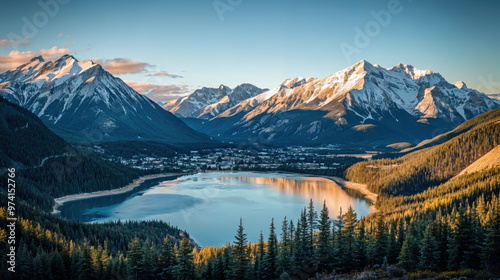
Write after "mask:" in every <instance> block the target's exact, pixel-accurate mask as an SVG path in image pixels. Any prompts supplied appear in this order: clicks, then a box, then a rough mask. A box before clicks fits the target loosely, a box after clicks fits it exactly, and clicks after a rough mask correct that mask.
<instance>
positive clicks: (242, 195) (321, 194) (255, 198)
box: [59, 172, 371, 246]
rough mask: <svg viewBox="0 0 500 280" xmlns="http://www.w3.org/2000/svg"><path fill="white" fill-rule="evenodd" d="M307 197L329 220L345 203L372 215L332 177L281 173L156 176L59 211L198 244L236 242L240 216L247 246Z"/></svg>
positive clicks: (362, 201) (297, 212)
mask: <svg viewBox="0 0 500 280" xmlns="http://www.w3.org/2000/svg"><path fill="white" fill-rule="evenodd" d="M310 199H312V200H313V203H314V206H315V208H316V210H318V212H319V210H321V208H322V205H323V201H325V200H326V205H327V207H328V209H329V211H330V217H331V218H333V219H335V218H336V216H337V215H338V213H339V210H340V207H342V209H343V211H344V212H345V211H346V210H347V208H348V207H349V205H351V206H352V207H353V208H354V210H355V211H356V213H357V214H358V219H359V218H360V217H361V216H366V215H368V214H369V212H370V209H369V206H370V205H371V202H370V201H367V200H365V199H364V198H363V196H362V195H360V194H359V193H358V192H356V191H353V190H350V189H344V188H342V187H340V186H338V185H337V184H336V183H335V182H334V181H332V180H330V179H327V178H323V177H313V176H306V175H300V174H290V173H279V172H273V173H260V172H211V173H200V174H194V175H185V176H180V177H164V178H157V179H152V180H148V181H145V182H144V183H142V184H141V186H140V187H138V188H136V189H135V190H133V191H131V192H128V193H123V194H119V195H112V196H105V197H96V198H89V199H84V200H78V201H72V202H66V203H65V204H63V205H62V206H61V207H60V208H59V209H60V211H61V215H62V216H64V217H67V218H69V219H75V220H79V221H84V222H104V221H110V220H162V221H166V222H169V223H170V224H171V225H175V226H177V227H179V228H181V229H184V230H186V231H187V232H188V233H189V234H190V236H191V237H192V238H193V239H194V240H196V242H197V243H198V244H199V245H201V246H211V245H217V246H220V245H224V244H225V243H227V242H233V241H234V235H235V233H236V229H237V227H238V224H239V220H240V217H241V218H242V219H243V226H244V227H245V232H246V233H247V235H248V240H249V241H250V242H256V241H258V237H259V234H260V231H261V230H262V232H263V233H264V236H265V239H266V240H267V233H268V231H269V225H270V223H271V219H272V218H274V219H275V226H276V229H277V231H276V232H277V233H278V234H279V233H280V232H281V223H282V221H283V218H284V217H285V216H286V217H287V219H288V220H290V219H293V221H294V224H295V225H296V221H297V219H298V218H299V216H300V212H301V210H302V209H303V208H304V207H306V206H307V204H308V203H309V200H310Z"/></svg>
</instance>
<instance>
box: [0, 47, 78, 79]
mask: <svg viewBox="0 0 500 280" xmlns="http://www.w3.org/2000/svg"><path fill="white" fill-rule="evenodd" d="M70 51H71V50H70V49H68V48H58V47H52V48H50V49H41V50H39V51H36V52H32V51H28V52H19V51H11V52H10V53H9V54H8V55H4V56H2V55H0V73H2V72H5V71H8V70H11V69H14V68H16V67H18V66H19V65H22V64H24V63H27V62H28V61H30V60H31V59H32V58H33V57H35V56H40V55H41V56H42V57H43V58H44V59H45V60H46V61H51V60H57V59H58V58H59V57H61V56H62V55H65V54H68V53H70Z"/></svg>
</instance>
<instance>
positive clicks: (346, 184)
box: [52, 170, 378, 215]
mask: <svg viewBox="0 0 500 280" xmlns="http://www.w3.org/2000/svg"><path fill="white" fill-rule="evenodd" d="M212 172H235V171H215V170H214V171H209V172H207V173H212ZM250 172H255V171H250ZM259 172H261V171H259ZM272 172H276V171H272ZM263 173H268V172H263ZM281 173H286V174H296V175H302V176H308V177H320V178H325V179H329V180H332V181H334V182H335V183H336V184H337V185H339V186H340V187H343V188H348V189H352V190H355V191H358V192H360V193H361V194H363V195H364V196H365V198H366V199H368V200H370V201H371V202H372V204H371V205H370V207H369V208H370V214H373V213H376V212H377V211H378V210H377V209H376V208H375V203H376V202H377V197H378V195H377V194H376V193H373V192H371V191H370V190H368V188H367V187H366V185H365V184H360V183H354V182H350V181H346V180H344V179H342V178H340V177H336V176H325V175H316V174H307V173H293V172H281ZM192 174H195V173H159V174H151V175H146V176H141V177H139V178H137V179H135V180H134V181H133V182H132V183H130V184H128V185H126V186H125V187H122V188H117V189H112V190H105V191H96V192H91V193H79V194H71V195H66V196H62V197H58V198H55V199H54V207H53V208H52V214H54V215H56V214H59V213H60V211H59V210H58V208H59V207H60V206H62V205H63V204H64V203H66V202H70V201H77V200H82V199H88V198H96V197H103V196H109V195H116V194H122V193H126V192H129V191H132V190H134V189H136V188H137V187H139V186H140V185H141V184H142V183H143V182H144V181H147V180H151V179H157V178H162V177H171V176H183V175H192Z"/></svg>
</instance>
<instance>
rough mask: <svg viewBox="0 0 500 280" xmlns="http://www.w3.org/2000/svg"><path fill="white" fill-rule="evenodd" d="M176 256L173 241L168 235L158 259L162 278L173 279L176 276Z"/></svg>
mask: <svg viewBox="0 0 500 280" xmlns="http://www.w3.org/2000/svg"><path fill="white" fill-rule="evenodd" d="M175 261H176V256H175V252H174V248H173V246H172V241H171V240H170V238H169V237H168V236H166V237H165V239H164V240H163V246H162V251H161V255H160V257H159V259H158V266H159V270H160V272H159V274H160V276H161V279H165V280H171V279H173V278H174V266H175Z"/></svg>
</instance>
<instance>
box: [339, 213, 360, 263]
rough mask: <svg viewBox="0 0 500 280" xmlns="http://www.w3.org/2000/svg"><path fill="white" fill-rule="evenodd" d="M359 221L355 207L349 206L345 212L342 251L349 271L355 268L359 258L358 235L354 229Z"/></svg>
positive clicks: (343, 259) (343, 260)
mask: <svg viewBox="0 0 500 280" xmlns="http://www.w3.org/2000/svg"><path fill="white" fill-rule="evenodd" d="M357 222H358V219H357V214H356V213H355V212H354V209H353V208H352V207H351V206H349V208H348V209H347V212H346V213H345V214H344V228H343V230H342V231H343V234H342V235H343V242H344V246H343V249H344V250H343V252H342V257H341V259H342V262H343V265H344V267H345V269H346V270H347V271H351V270H352V269H354V268H355V267H356V266H357V264H358V260H357V259H356V249H357V247H356V246H357V244H356V238H355V237H356V236H355V232H354V229H355V228H356V223H357Z"/></svg>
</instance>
